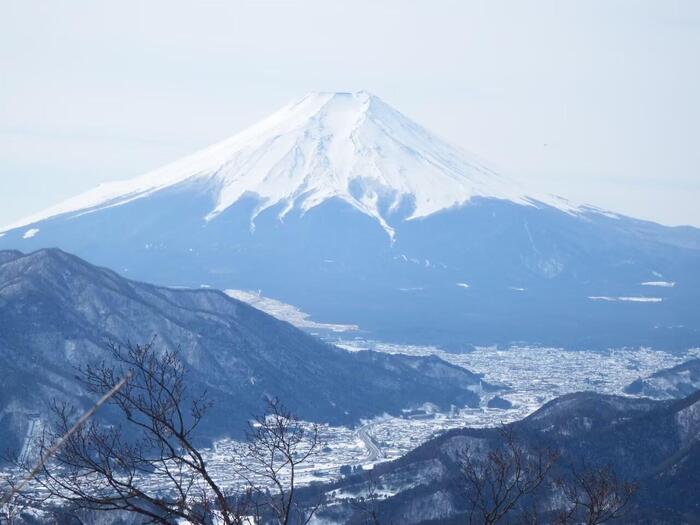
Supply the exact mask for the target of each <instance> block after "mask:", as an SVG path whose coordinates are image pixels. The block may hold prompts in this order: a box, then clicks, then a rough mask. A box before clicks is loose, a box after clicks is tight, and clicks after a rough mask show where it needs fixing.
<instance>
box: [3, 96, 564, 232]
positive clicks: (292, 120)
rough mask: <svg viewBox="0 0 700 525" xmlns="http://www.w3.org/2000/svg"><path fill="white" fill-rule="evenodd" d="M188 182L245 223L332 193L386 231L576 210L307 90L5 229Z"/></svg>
mask: <svg viewBox="0 0 700 525" xmlns="http://www.w3.org/2000/svg"><path fill="white" fill-rule="evenodd" d="M195 180H206V181H208V182H210V184H209V185H208V186H207V187H209V188H210V191H212V193H213V198H214V202H215V206H214V207H213V209H212V210H211V212H210V213H209V214H208V215H207V216H206V217H205V218H206V219H207V220H211V219H213V218H215V217H216V216H217V215H218V214H219V213H221V212H222V211H224V210H225V209H227V208H228V207H229V206H231V205H233V204H234V203H236V202H237V201H238V200H239V199H240V198H241V197H243V196H244V195H256V196H258V197H259V198H260V203H259V205H258V207H257V209H256V211H255V212H254V215H253V217H252V218H251V224H253V222H252V221H253V220H254V219H255V216H256V215H257V214H258V213H260V212H261V211H262V210H264V209H266V208H269V207H271V206H276V205H281V210H282V211H281V212H280V219H283V218H284V216H285V215H286V214H287V213H288V212H289V211H291V210H292V209H300V210H301V211H302V212H305V211H307V210H309V209H311V208H313V207H314V206H317V205H319V204H320V203H322V202H324V201H325V200H327V199H330V198H338V199H341V200H343V201H345V202H347V203H349V204H350V205H352V206H353V207H355V208H357V209H358V210H360V211H362V212H363V213H365V214H367V215H369V216H371V217H373V218H375V219H376V220H377V221H379V223H380V224H381V225H382V227H383V228H384V229H385V230H386V231H387V232H388V233H389V234H390V235H392V236H393V229H392V227H391V226H390V225H389V218H390V216H391V215H392V212H396V211H398V210H402V213H403V215H402V218H406V219H413V218H418V217H425V216H427V215H430V214H433V213H435V212H437V211H440V210H444V209H446V208H450V207H453V206H457V205H460V204H463V203H465V202H467V201H469V200H470V199H471V198H473V197H478V196H482V197H492V198H498V199H507V200H510V201H513V202H516V203H519V204H523V205H534V204H536V201H540V202H544V203H546V204H549V205H552V206H555V207H558V208H560V209H563V210H565V211H572V210H574V209H575V208H574V207H573V206H572V205H570V204H569V203H567V202H566V201H564V200H563V199H559V198H556V197H552V196H534V195H533V194H532V193H529V194H526V193H525V192H524V191H523V190H522V189H520V188H519V187H518V186H517V185H516V184H514V183H513V182H512V181H509V180H506V179H504V178H502V177H501V176H500V175H498V174H496V173H494V172H493V171H491V170H490V169H488V168H486V167H484V166H483V165H481V164H480V163H478V162H476V161H473V160H471V159H470V158H469V155H467V154H465V153H464V152H462V151H459V150H458V149H456V148H454V147H452V146H450V145H448V144H447V143H445V142H444V141H442V140H441V139H439V138H437V137H435V136H434V135H432V134H431V133H430V132H428V131H427V130H425V129H424V128H423V127H421V126H419V125H418V124H416V123H414V122H412V121H411V120H409V119H408V118H406V117H405V116H404V115H402V114H401V113H399V112H398V111H396V110H395V109H393V108H392V107H390V106H389V105H387V104H385V103H384V102H383V101H381V100H380V99H379V98H377V97H375V96H373V95H370V94H368V93H366V92H358V93H311V94H308V95H306V96H305V97H304V98H302V99H301V100H299V101H298V102H295V103H292V104H290V105H288V106H286V107H284V108H283V109H281V110H280V111H278V112H276V113H274V114H273V115H271V116H270V117H268V118H267V119H265V120H263V121H262V122H260V123H259V124H257V125H254V126H252V127H250V128H248V129H247V130H245V131H243V132H241V133H239V134H237V135H235V136H233V137H232V138H230V139H228V140H225V141H223V142H221V143H219V144H216V145H214V146H211V147H209V148H207V149H205V150H202V151H200V152H198V153H195V154H194V155H191V156H189V157H186V158H184V159H182V160H180V161H178V162H175V163H173V164H170V165H167V166H165V167H163V168H160V169H157V170H155V171H153V172H150V173H147V174H146V175H144V176H142V177H139V178H136V179H133V180H130V181H123V182H115V183H109V184H104V185H101V186H99V187H97V188H96V189H94V190H92V191H89V192H87V193H84V194H82V195H80V196H78V197H75V198H73V199H70V200H68V201H66V202H64V203H62V204H59V205H57V206H55V207H53V208H50V209H48V210H46V211H45V212H43V213H40V214H37V215H34V216H31V217H28V218H26V219H24V220H22V221H19V222H18V223H15V224H12V225H10V226H8V227H7V228H6V229H5V230H9V229H13V228H17V227H20V226H27V225H31V224H34V223H36V222H39V221H41V220H44V219H46V218H49V217H53V216H56V215H61V214H66V213H74V212H88V211H94V210H97V209H101V208H104V207H109V206H115V205H120V204H124V203H127V202H129V201H132V200H134V199H138V198H142V197H145V196H148V195H150V194H152V193H154V192H156V191H159V190H161V189H164V188H167V187H170V186H173V185H176V184H180V183H184V182H188V181H195Z"/></svg>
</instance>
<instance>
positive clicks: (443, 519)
mask: <svg viewBox="0 0 700 525" xmlns="http://www.w3.org/2000/svg"><path fill="white" fill-rule="evenodd" d="M509 427H510V428H511V429H512V430H513V433H514V435H515V436H516V439H517V440H518V442H519V443H520V444H522V445H523V447H524V448H525V450H527V451H529V452H530V453H533V454H534V453H535V451H536V450H538V449H542V448H544V447H549V448H551V449H553V450H557V451H559V452H560V453H561V458H560V459H559V462H558V463H557V466H556V467H555V469H554V470H553V472H552V479H557V478H558V477H561V476H562V475H565V473H566V472H567V471H566V469H567V468H568V467H569V465H572V464H573V465H577V466H578V468H579V469H580V468H581V465H587V466H588V467H602V466H604V465H607V464H610V465H612V466H613V468H614V470H615V472H616V473H617V475H618V476H619V477H620V478H621V479H626V480H630V481H635V482H638V483H639V484H640V487H639V492H638V493H637V495H636V496H635V498H634V500H633V501H632V504H631V506H630V508H629V512H628V513H627V514H626V516H625V518H624V520H622V521H621V523H636V524H651V523H653V524H659V523H667V524H680V523H687V524H697V523H700V499H698V498H697V494H698V493H700V392H696V393H695V394H693V395H692V396H689V397H687V398H685V399H681V400H677V401H653V400H650V399H637V398H627V397H621V396H609V395H601V394H595V393H591V392H583V393H577V394H570V395H566V396H562V397H560V398H558V399H555V400H553V401H551V402H549V403H547V404H546V405H544V406H543V407H542V408H540V409H539V410H538V411H536V412H534V413H533V414H531V415H530V416H529V417H527V418H525V419H524V420H522V421H519V422H516V423H513V424H511V425H509ZM502 439H503V438H502V434H501V433H500V432H499V430H498V429H494V428H489V429H463V430H453V431H449V432H446V433H444V434H443V435H441V436H439V437H437V438H435V439H433V440H431V441H428V442H427V443H425V444H423V445H422V446H420V447H419V448H417V449H416V450H414V451H412V452H410V453H408V454H407V455H406V456H404V457H402V458H400V459H397V460H396V461H393V462H391V463H385V464H380V465H377V466H375V468H374V470H373V471H372V476H371V480H372V483H373V485H374V490H376V491H377V492H378V493H379V494H389V497H388V498H386V499H382V500H380V501H379V502H378V504H377V505H376V509H375V510H376V512H377V513H378V517H379V521H380V523H403V524H406V525H411V524H418V523H421V524H423V523H425V524H428V523H431V524H438V523H440V524H452V523H454V524H457V523H466V522H468V521H465V520H467V518H466V510H467V500H466V497H465V495H464V493H463V490H464V487H465V485H464V480H463V477H462V474H461V472H460V469H459V464H458V462H457V458H458V454H459V453H460V451H464V450H465V449H466V448H467V447H469V448H470V449H471V450H472V451H475V453H477V454H478V453H485V451H486V450H488V448H489V446H494V445H497V444H499V443H501V442H502ZM480 451H481V452H480ZM368 487H369V478H368V476H367V475H366V474H365V475H356V476H350V477H348V478H345V479H343V480H341V481H339V482H337V483H336V484H333V485H330V486H328V487H326V488H325V489H324V490H325V492H326V493H327V494H328V495H329V496H330V495H332V494H339V493H340V494H343V495H344V496H345V497H351V496H352V495H353V494H355V495H363V494H367V491H368ZM560 496H561V495H560V494H558V492H557V489H556V486H555V485H554V484H545V485H544V486H543V492H542V493H541V494H540V501H541V502H544V505H543V506H542V508H543V509H545V510H543V512H545V511H546V509H548V508H549V506H550V504H554V503H553V502H556V501H557V498H558V497H560ZM314 497H316V496H315V495H314ZM331 501H333V499H332V498H331ZM528 504H529V503H528V502H527V501H524V502H523V505H524V508H528V507H527V505H528ZM516 514H517V510H516ZM324 516H328V517H331V516H332V517H333V518H334V519H336V522H338V523H348V524H356V523H357V524H359V523H362V516H363V515H362V512H361V511H360V510H358V506H356V505H355V506H354V505H352V504H350V503H348V500H347V499H346V500H345V501H343V500H341V499H336V500H335V503H334V504H331V505H330V506H329V507H328V508H326V509H324V511H323V512H322V513H321V514H320V515H319V518H321V519H323V517H324ZM512 517H513V518H514V520H513V521H512V522H517V517H518V516H517V515H515V516H512ZM521 517H522V516H521ZM541 517H542V516H541ZM550 518H551V516H550ZM540 523H548V521H547V519H546V518H545V519H543V520H542V521H540Z"/></svg>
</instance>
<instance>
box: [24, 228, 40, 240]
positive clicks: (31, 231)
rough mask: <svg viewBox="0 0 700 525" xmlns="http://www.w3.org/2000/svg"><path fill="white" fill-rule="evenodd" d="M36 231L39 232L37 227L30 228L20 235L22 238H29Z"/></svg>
mask: <svg viewBox="0 0 700 525" xmlns="http://www.w3.org/2000/svg"><path fill="white" fill-rule="evenodd" d="M37 233H39V228H30V229H29V230H27V231H26V232H24V235H22V239H31V238H32V237H34V236H35V235H36V234H37Z"/></svg>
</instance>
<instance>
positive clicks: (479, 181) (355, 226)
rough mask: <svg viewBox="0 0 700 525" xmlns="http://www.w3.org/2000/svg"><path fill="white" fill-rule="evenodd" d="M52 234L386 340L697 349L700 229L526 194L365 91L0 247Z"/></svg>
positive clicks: (35, 220) (109, 192)
mask: <svg viewBox="0 0 700 525" xmlns="http://www.w3.org/2000/svg"><path fill="white" fill-rule="evenodd" d="M53 246H56V247H60V248H63V249H65V250H67V251H70V252H73V253H76V254H77V255H79V256H81V257H84V258H86V259H87V260H89V261H91V262H94V263H97V264H100V265H104V266H109V267H111V268H114V269H115V270H117V271H119V272H121V273H123V274H124V275H127V276H129V277H134V278H138V279H143V280H148V281H153V282H157V283H159V284H165V285H170V286H195V287H198V286H202V285H206V286H212V287H216V288H220V289H233V290H250V291H253V292H252V295H251V297H254V296H260V297H265V298H269V299H270V300H274V301H277V302H276V303H274V304H282V303H286V304H287V305H291V306H292V307H294V308H296V309H298V310H297V311H302V312H306V313H308V314H310V318H308V320H307V321H308V323H310V324H309V326H318V325H317V324H315V323H322V324H331V325H357V326H358V327H359V330H360V333H363V334H365V335H366V334H367V332H369V333H370V334H371V336H373V337H382V338H390V339H393V340H402V341H409V342H430V343H444V344H450V345H456V346H460V345H465V344H470V343H471V344H491V343H507V342H512V341H527V342H533V343H546V344H556V345H566V346H587V347H590V346H620V345H623V346H628V345H630V346H631V345H640V344H644V345H654V346H669V347H671V346H675V347H679V346H682V347H687V346H696V345H699V344H700V312H699V311H698V310H697V308H695V306H696V305H697V303H698V301H700V272H698V268H700V230H697V229H694V228H689V227H688V228H667V227H664V226H660V225H657V224H653V223H649V222H644V221H638V220H634V219H631V218H627V217H623V216H619V215H616V214H614V213H609V212H603V211H601V210H599V209H596V208H593V207H588V206H574V205H572V204H570V203H568V202H567V201H566V200H564V199H561V198H558V197H553V196H547V195H538V194H536V193H534V192H531V191H528V190H527V189H524V188H521V187H520V186H518V185H517V184H515V183H513V182H511V181H509V180H507V179H506V178H504V177H502V176H500V175H499V174H497V173H495V172H493V171H492V170H490V169H488V168H486V167H484V166H483V165H482V163H480V162H477V161H475V160H473V158H472V157H471V156H470V155H469V154H467V153H464V152H462V151H461V150H459V149H458V148H455V147H452V146H450V145H448V144H447V143H446V142H445V141H443V140H442V139H440V138H437V137H436V136H434V135H432V134H431V133H430V132H428V131H427V130H425V129H424V128H423V127H421V126H420V125H418V124H416V123H414V122H412V121H411V120H410V119H408V118H407V117H405V116H404V115H402V114H401V113H399V112H398V111H396V110H395V109H393V108H391V107H390V106H389V105H387V104H386V103H384V102H382V101H381V100H380V99H378V98H377V97H375V96H372V95H369V94H367V93H364V92H360V93H353V94H349V93H335V94H334V93H322V94H310V95H307V96H306V97H304V98H302V99H301V100H300V101H298V102H296V103H293V104H290V105H289V106H287V107H285V108H283V109H282V110H280V111H278V112H277V113H275V114H273V115H272V116H270V117H269V118H267V119H265V120H264V121H262V122H261V123H259V124H257V125H255V126H253V127H251V128H249V129H247V130H245V131H243V132H242V133H239V134H238V135H235V136H234V137H232V138H230V139H228V140H225V141H223V142H221V143H219V144H217V145H214V146H212V147H210V148H208V149H206V150H203V151H201V152H199V153H195V154H194V155H192V156H190V157H187V158H185V159H183V160H180V161H178V162H175V163H174V164H171V165H168V166H165V167H163V168H161V169H158V170H155V171H153V172H151V173H148V174H146V175H144V176H142V177H140V178H137V179H134V180H131V181H125V182H118V183H112V184H106V185H103V186H100V187H98V188H96V189H95V190H93V191H90V192H88V193H86V194H84V195H81V196H78V197H76V198H74V199H71V200H69V201H68V202H65V203H63V204H60V205H58V206H56V207H54V208H51V209H49V210H46V211H45V212H43V213H40V214H38V215H35V216H33V217H29V218H27V219H25V220H23V221H20V222H18V223H15V224H14V225H11V226H9V227H7V228H5V230H4V232H3V233H0V249H2V248H11V249H20V250H23V251H29V250H34V249H38V248H43V247H53ZM294 308H292V310H294Z"/></svg>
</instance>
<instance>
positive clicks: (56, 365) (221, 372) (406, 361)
mask: <svg viewBox="0 0 700 525" xmlns="http://www.w3.org/2000/svg"><path fill="white" fill-rule="evenodd" d="M0 261H4V262H0V319H2V324H0V368H1V369H2V371H3V381H2V383H0V429H1V430H0V442H2V443H3V445H12V444H14V445H17V443H18V441H19V440H20V437H21V436H23V435H24V432H25V431H26V430H25V429H26V427H27V424H28V419H31V418H30V415H31V414H38V416H37V417H40V419H42V420H46V418H47V417H48V412H47V403H48V402H49V401H51V399H54V398H55V399H57V400H59V401H68V402H69V403H70V404H73V405H75V406H77V407H80V408H84V407H86V406H89V405H90V399H89V395H88V394H87V392H85V391H84V390H83V389H82V388H81V387H80V384H79V383H77V381H76V379H75V371H74V368H75V367H76V366H84V365H86V364H88V363H93V364H94V363H96V362H100V361H102V360H105V359H108V358H109V354H108V352H106V351H105V346H106V345H107V343H108V342H110V341H111V342H114V343H116V344H127V343H128V342H129V341H131V342H134V343H146V342H148V341H150V340H151V339H152V338H153V337H154V336H157V340H156V347H157V348H161V349H169V350H178V349H179V353H180V356H181V358H182V360H183V361H184V363H185V364H186V366H187V368H188V389H189V390H190V391H193V392H197V391H202V390H206V391H208V392H209V393H210V395H211V398H212V400H213V401H215V405H214V407H213V409H212V410H213V412H212V414H211V415H210V416H209V418H208V419H207V422H206V423H205V424H204V426H203V430H202V432H203V437H204V438H212V439H214V438H217V437H222V436H226V435H236V433H240V432H242V431H243V430H244V429H245V423H246V421H247V420H248V418H249V417H250V416H251V415H252V414H255V413H258V412H259V411H260V410H261V408H262V403H263V400H264V399H265V398H266V397H279V398H280V399H283V400H284V402H285V404H286V405H287V406H289V408H290V409H293V410H294V411H295V412H297V413H298V414H299V415H300V417H304V418H307V419H309V420H314V421H319V422H326V423H330V424H349V425H352V424H355V423H358V422H359V421H360V420H361V419H363V418H371V417H372V416H375V415H380V414H381V413H383V412H385V411H386V412H388V413H395V414H400V413H401V410H402V409H403V408H409V407H410V406H413V405H415V406H420V405H421V404H423V403H425V402H427V401H428V402H432V403H435V404H437V405H439V406H443V407H445V408H449V406H450V405H451V404H452V403H455V404H462V403H464V404H469V405H472V406H474V405H478V403H479V396H478V395H477V394H476V393H475V391H477V390H478V389H479V385H481V384H482V380H481V377H480V376H478V375H476V374H472V373H470V372H469V371H467V370H464V369H461V368H459V367H455V366H453V365H449V364H447V363H445V362H443V361H439V360H437V361H436V360H434V359H412V358H404V357H402V356H389V355H385V354H378V353H376V352H358V353H350V352H347V351H345V350H341V349H339V348H337V347H333V346H331V345H328V344H325V343H322V342H321V341H319V340H317V339H316V338H314V337H312V336H310V335H309V334H306V333H305V332H302V331H300V330H298V329H296V328H294V327H292V326H291V325H289V324H288V323H285V322H282V321H279V320H277V319H274V318H272V317H271V316H269V315H267V314H264V313H263V312H260V311H258V310H256V309H254V308H253V307H251V306H248V305H247V304H245V303H242V302H240V301H237V300H235V299H232V298H230V297H228V296H227V295H226V294H224V293H223V292H220V291H218V290H205V289H198V290H197V289H196V290H187V289H183V290H180V289H177V290H176V289H170V288H163V287H158V286H154V285H150V284H146V283H139V282H136V281H130V280H127V279H124V278H123V277H121V276H119V275H118V274H116V273H114V272H112V271H111V270H108V269H106V268H98V267H95V266H92V265H90V264H89V263H87V262H85V261H82V260H80V259H79V258H77V257H75V256H73V255H70V254H67V253H65V252H63V251H61V250H57V249H50V250H40V251H37V252H33V253H31V254H27V255H20V254H18V252H3V251H0ZM406 357H407V356H406ZM483 385H484V387H485V388H487V389H488V388H489V387H490V386H489V385H488V384H487V383H483ZM3 448H6V447H3Z"/></svg>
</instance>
